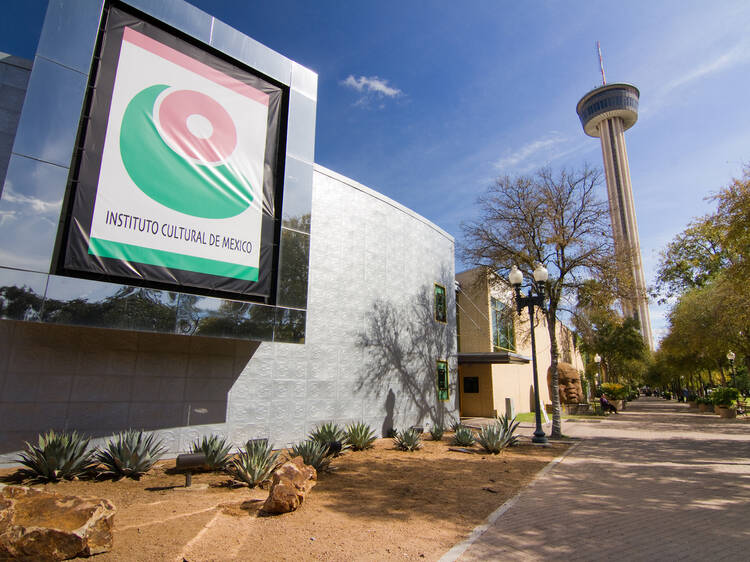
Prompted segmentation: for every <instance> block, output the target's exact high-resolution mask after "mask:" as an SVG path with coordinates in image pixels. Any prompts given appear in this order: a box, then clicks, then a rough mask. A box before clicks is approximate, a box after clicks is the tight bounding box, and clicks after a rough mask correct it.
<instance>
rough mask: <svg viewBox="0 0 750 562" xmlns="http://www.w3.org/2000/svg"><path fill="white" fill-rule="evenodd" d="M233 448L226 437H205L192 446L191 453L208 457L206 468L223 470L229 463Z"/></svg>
mask: <svg viewBox="0 0 750 562" xmlns="http://www.w3.org/2000/svg"><path fill="white" fill-rule="evenodd" d="M231 447H232V446H231V445H230V444H229V443H227V440H226V439H225V438H224V437H220V436H218V435H210V436H208V437H206V436H205V435H204V436H203V438H202V439H201V440H200V441H195V442H194V443H193V444H192V445H191V446H190V452H191V453H203V454H204V455H206V466H207V467H208V468H209V470H222V469H223V468H224V467H225V466H226V465H227V463H228V462H229V450H230V449H231Z"/></svg>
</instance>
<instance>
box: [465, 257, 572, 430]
mask: <svg viewBox="0 0 750 562" xmlns="http://www.w3.org/2000/svg"><path fill="white" fill-rule="evenodd" d="M456 280H457V281H458V282H459V284H460V285H461V292H459V295H458V304H459V305H460V308H459V309H458V315H459V351H460V352H464V353H471V352H473V353H481V352H484V353H486V352H490V351H492V335H491V331H490V330H491V322H490V319H489V318H490V296H492V297H495V298H497V299H501V300H504V301H505V302H506V303H508V304H509V305H510V306H513V307H515V300H514V297H513V293H512V291H511V290H510V289H508V288H507V287H505V286H503V285H502V284H500V283H494V284H491V283H488V282H487V278H486V276H485V275H484V273H483V270H482V269H480V268H477V269H472V270H469V271H465V272H462V273H459V274H458V275H456ZM490 285H492V286H491V287H490ZM470 301H471V302H470ZM472 303H473V304H472ZM477 309H480V310H481V312H480V311H479V310H477ZM515 332H516V353H518V354H520V355H524V356H526V357H529V358H530V357H531V338H530V333H529V316H528V312H527V311H526V310H524V311H523V312H522V314H521V316H520V317H518V316H516V320H515ZM557 334H558V335H557V340H558V349H560V358H559V359H560V361H563V360H565V359H569V360H570V362H571V363H572V364H573V366H574V367H575V368H576V369H578V370H580V371H582V370H583V360H582V359H581V355H580V353H578V351H577V350H576V349H575V348H574V347H573V345H572V333H571V332H570V331H569V330H568V329H567V328H566V327H565V326H563V325H562V324H561V323H560V322H558V323H557ZM534 335H535V337H536V352H537V364H538V372H539V399H540V401H541V402H542V403H543V404H547V403H550V402H551V399H550V394H549V390H548V388H547V369H548V368H549V365H550V363H551V355H550V341H549V334H548V332H547V323H546V321H545V320H544V319H543V318H542V317H541V315H540V316H539V317H538V321H537V325H536V327H535V331H534ZM566 340H567V343H565V342H566ZM563 349H567V350H569V351H568V353H566V355H569V357H565V358H564V357H563V355H564V354H563ZM479 367H482V366H479V365H460V366H459V374H460V376H477V375H476V374H475V373H476V372H478V371H477V369H478V368H479ZM483 367H484V368H485V372H487V373H488V374H487V376H491V380H492V384H491V389H492V391H491V393H486V394H485V390H484V388H485V387H483V386H482V378H480V394H481V395H482V398H481V399H477V398H474V397H475V396H476V395H474V396H472V395H468V396H469V400H470V401H471V404H469V403H466V404H465V401H464V396H465V395H464V394H463V381H462V380H460V381H459V384H461V415H462V416H476V415H478V414H475V413H468V412H474V411H477V410H476V409H475V406H474V403H476V402H481V404H482V410H483V411H485V412H487V413H485V414H483V415H492V413H493V412H496V413H497V415H504V414H505V399H506V398H507V397H510V398H512V399H513V402H514V405H515V409H516V412H530V411H532V409H533V386H532V384H533V383H532V380H533V372H532V364H531V362H529V363H528V364H509V365H501V364H496V365H486V366H483Z"/></svg>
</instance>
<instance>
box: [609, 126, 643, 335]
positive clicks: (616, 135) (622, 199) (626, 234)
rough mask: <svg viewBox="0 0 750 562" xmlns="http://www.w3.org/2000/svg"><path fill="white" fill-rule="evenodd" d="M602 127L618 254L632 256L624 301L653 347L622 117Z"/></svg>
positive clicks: (625, 311) (624, 306)
mask: <svg viewBox="0 0 750 562" xmlns="http://www.w3.org/2000/svg"><path fill="white" fill-rule="evenodd" d="M599 129H600V132H601V135H600V137H599V138H600V140H601V143H602V159H603V161H604V176H605V178H606V181H607V195H608V199H609V216H610V219H611V221H612V230H613V234H614V240H615V248H616V250H617V251H618V253H626V254H627V255H628V257H629V261H630V275H631V280H632V283H633V296H632V298H631V299H626V300H625V301H624V302H623V303H622V305H623V313H624V314H625V315H626V316H630V317H635V318H637V319H638V322H639V323H640V326H641V334H642V336H643V340H644V342H645V343H646V344H647V345H648V346H649V347H650V348H651V349H653V335H652V333H651V316H650V314H649V311H648V303H647V301H646V279H645V276H644V274H643V262H642V261H641V244H640V239H639V236H638V223H637V222H636V218H635V205H634V203H633V187H632V184H631V183H630V166H629V164H628V153H627V150H626V148H625V135H624V134H623V133H624V130H623V121H622V118H620V117H611V118H609V119H605V120H603V121H602V122H601V123H600V124H599Z"/></svg>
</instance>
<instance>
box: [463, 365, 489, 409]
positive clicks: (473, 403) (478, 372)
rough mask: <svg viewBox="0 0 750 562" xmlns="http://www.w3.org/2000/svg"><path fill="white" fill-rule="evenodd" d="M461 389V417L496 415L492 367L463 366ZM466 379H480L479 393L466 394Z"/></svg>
mask: <svg viewBox="0 0 750 562" xmlns="http://www.w3.org/2000/svg"><path fill="white" fill-rule="evenodd" d="M458 372H459V379H460V380H459V381H458V383H459V389H460V392H461V397H460V398H461V415H462V416H464V417H493V416H495V415H496V413H495V412H493V410H494V402H493V399H492V397H493V388H492V380H493V377H492V370H491V365H461V366H460V367H459V369H458ZM464 377H477V378H478V379H479V393H469V394H466V393H465V392H464V381H463V379H464Z"/></svg>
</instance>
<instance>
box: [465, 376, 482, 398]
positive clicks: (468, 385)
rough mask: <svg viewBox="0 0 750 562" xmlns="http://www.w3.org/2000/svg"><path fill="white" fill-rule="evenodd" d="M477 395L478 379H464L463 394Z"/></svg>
mask: <svg viewBox="0 0 750 562" xmlns="http://www.w3.org/2000/svg"><path fill="white" fill-rule="evenodd" d="M478 393H479V377H464V394H478Z"/></svg>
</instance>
